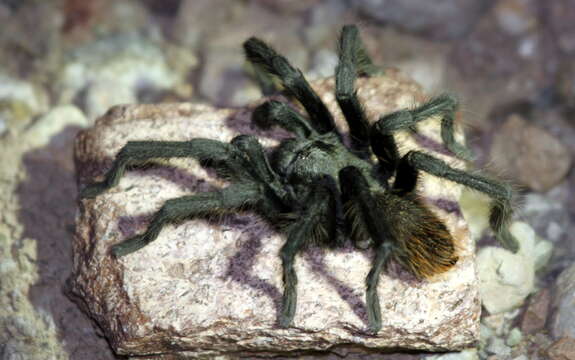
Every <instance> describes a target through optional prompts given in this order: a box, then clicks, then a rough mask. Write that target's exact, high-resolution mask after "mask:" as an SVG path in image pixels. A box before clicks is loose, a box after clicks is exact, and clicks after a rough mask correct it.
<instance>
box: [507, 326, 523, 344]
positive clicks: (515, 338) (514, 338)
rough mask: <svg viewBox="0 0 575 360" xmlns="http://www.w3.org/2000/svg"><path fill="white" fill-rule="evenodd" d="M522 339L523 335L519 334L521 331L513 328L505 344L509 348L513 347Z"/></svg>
mask: <svg viewBox="0 0 575 360" xmlns="http://www.w3.org/2000/svg"><path fill="white" fill-rule="evenodd" d="M522 338H523V334H522V333H521V330H519V329H518V328H513V329H511V331H510V332H509V335H508V336H507V339H506V340H505V343H506V344H507V345H509V346H515V345H518V344H519V343H520V342H521V339H522Z"/></svg>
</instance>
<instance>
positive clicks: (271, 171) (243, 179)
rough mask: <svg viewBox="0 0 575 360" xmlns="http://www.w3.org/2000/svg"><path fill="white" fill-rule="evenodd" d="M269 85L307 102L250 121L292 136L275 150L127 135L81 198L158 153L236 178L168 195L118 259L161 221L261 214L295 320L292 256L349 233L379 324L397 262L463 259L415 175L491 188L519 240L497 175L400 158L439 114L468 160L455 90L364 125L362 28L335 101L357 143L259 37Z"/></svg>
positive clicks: (498, 219) (507, 241)
mask: <svg viewBox="0 0 575 360" xmlns="http://www.w3.org/2000/svg"><path fill="white" fill-rule="evenodd" d="M244 49H245V53H246V57H247V60H248V61H249V62H250V63H251V64H252V65H253V69H254V73H255V75H256V78H257V79H258V80H259V82H260V84H261V85H262V89H264V90H265V91H266V92H269V91H271V90H273V89H275V88H276V85H277V88H278V90H281V91H283V92H284V94H285V95H287V96H289V97H291V98H293V99H294V100H296V101H297V102H299V103H300V104H301V106H302V107H303V109H304V110H305V112H306V113H307V116H304V115H302V114H301V113H300V112H299V111H297V110H296V109H295V108H293V107H292V106H290V105H288V104H286V103H283V102H280V101H277V100H268V101H266V102H264V103H263V104H262V105H260V106H259V107H257V108H256V109H255V110H254V112H253V115H252V120H253V121H254V122H255V124H256V125H258V126H260V127H262V128H268V127H271V126H279V127H282V128H284V129H286V130H288V131H289V132H291V133H292V134H293V138H290V139H287V140H284V141H283V142H282V143H281V144H280V145H278V146H277V148H275V149H273V150H272V151H271V153H270V154H269V155H268V154H266V152H265V151H264V149H263V148H262V146H261V145H260V143H259V142H258V139H257V138H256V137H254V136H249V135H240V136H237V137H236V138H234V139H233V140H232V141H231V142H230V143H223V142H220V141H216V140H211V139H202V138H197V139H191V140H189V141H182V142H176V141H130V142H128V143H127V144H126V145H125V146H124V147H123V148H122V149H121V150H120V152H119V153H118V155H117V156H116V159H115V161H114V163H113V165H112V167H111V169H110V170H109V171H108V172H107V173H106V175H105V177H104V179H103V181H101V182H96V183H93V184H91V185H88V186H87V187H86V188H84V189H83V190H82V192H81V194H80V196H81V197H82V198H91V197H95V196H97V195H98V194H100V193H102V192H104V191H106V190H107V189H109V188H111V187H113V186H115V185H116V184H117V183H118V181H119V179H120V177H121V176H122V174H123V173H124V172H125V170H126V168H127V167H129V166H135V165H141V164H145V163H146V162H149V161H151V160H153V159H158V158H174V157H192V158H196V159H198V160H199V161H200V162H202V164H204V165H205V166H209V167H212V168H214V169H215V170H216V172H217V173H218V174H219V175H220V176H223V177H225V178H226V179H228V180H229V181H230V183H231V185H229V186H228V187H226V188H223V189H220V190H217V191H213V192H207V193H198V194H192V195H189V196H183V197H180V198H176V199H171V200H168V201H166V202H165V204H164V205H163V206H162V207H161V209H160V210H159V211H158V212H157V213H156V214H155V215H154V217H153V219H152V221H151V223H150V224H149V226H148V227H147V229H146V231H145V232H143V233H142V234H140V235H137V236H135V237H132V238H130V239H127V240H125V241H124V242H122V243H120V244H116V245H114V246H113V247H112V254H113V255H114V256H123V255H126V254H129V253H132V252H134V251H136V250H138V249H140V248H142V247H143V246H145V245H147V244H149V243H150V242H152V241H153V240H155V239H156V238H157V236H158V234H159V233H160V231H161V229H162V227H163V226H165V225H166V224H170V223H175V222H178V221H181V220H183V219H190V218H194V217H206V216H208V217H209V216H210V215H213V214H220V213H222V212H236V211H253V212H255V213H258V214H260V215H261V216H263V217H264V218H266V219H268V220H269V222H270V223H272V224H273V225H276V227H277V228H278V229H279V230H280V231H281V232H282V233H284V234H285V236H286V241H285V244H284V245H283V247H282V248H281V250H280V254H279V256H280V258H281V260H282V266H283V281H284V293H283V298H282V301H283V302H282V305H283V307H282V310H281V314H280V318H279V324H280V325H281V326H284V327H286V326H290V325H291V323H292V320H293V318H294V314H295V311H296V287H297V276H296V273H295V271H294V257H295V256H296V254H298V252H300V251H301V250H302V249H303V248H304V247H305V246H307V245H309V244H317V245H319V246H324V247H338V246H342V245H343V244H344V241H345V239H347V238H350V239H351V240H352V241H353V242H354V243H355V244H356V245H357V246H358V247H364V246H365V245H370V246H372V247H373V248H374V249H375V256H374V259H373V264H372V268H371V270H370V272H369V273H368V275H367V278H366V285H367V290H366V304H367V309H368V319H369V324H370V329H371V330H372V331H375V332H377V331H378V330H379V329H380V328H381V310H380V306H379V300H378V294H377V285H378V281H379V278H380V273H381V271H382V270H383V268H384V267H385V264H386V263H387V262H388V260H389V259H390V258H394V259H395V260H396V261H398V262H399V263H400V264H402V265H403V266H404V267H405V268H406V269H407V270H409V271H410V272H411V273H412V274H414V275H415V276H416V277H418V278H425V277H429V276H431V275H434V274H438V273H441V272H444V271H446V270H448V269H450V268H451V267H452V266H453V265H454V264H455V263H456V262H457V259H458V255H457V252H456V247H455V244H454V240H453V238H452V236H451V234H450V233H449V231H448V229H447V228H446V226H445V225H444V224H443V222H442V221H441V220H440V219H439V218H438V217H437V216H436V215H435V214H433V213H432V211H431V210H430V209H428V208H427V207H426V205H425V204H424V201H423V200H422V198H421V197H420V196H419V195H418V194H417V192H416V185H417V180H418V173H419V172H420V171H424V172H427V173H429V174H432V175H434V176H438V177H441V178H445V179H448V180H450V181H453V182H456V183H459V184H461V185H463V186H466V187H470V188H473V189H475V190H478V191H480V192H483V193H485V194H487V195H489V196H490V197H491V198H492V199H493V202H492V206H491V213H490V225H491V227H492V229H493V231H494V233H495V236H496V237H497V238H498V240H500V241H501V243H502V244H503V245H504V246H505V247H507V248H509V249H512V250H514V251H516V250H517V247H518V244H517V242H516V240H515V239H514V238H513V237H512V236H511V234H510V232H509V230H508V222H509V220H510V218H511V215H512V213H511V206H510V201H511V194H512V193H511V190H510V187H509V186H508V185H505V184H503V183H500V182H498V181H495V180H492V179H490V178H488V177H485V176H482V175H477V174H471V173H468V172H465V171H463V170H459V169H455V168H452V167H450V166H449V165H448V164H447V163H445V162H444V161H442V160H440V159H437V158H435V157H433V156H431V155H429V154H427V153H424V152H420V151H410V152H408V153H406V154H404V155H400V152H399V150H398V146H397V143H396V140H395V138H394V136H393V133H394V132H395V131H398V130H403V129H413V128H414V126H415V125H416V124H417V123H418V122H420V121H422V120H426V119H429V118H430V117H433V116H439V117H440V118H441V137H442V140H443V143H444V145H445V147H446V148H447V149H448V150H449V151H451V152H452V153H453V154H454V156H457V157H459V158H461V159H464V160H471V153H470V151H469V150H468V149H467V148H466V147H465V146H464V145H463V144H460V143H458V142H456V140H455V138H454V117H455V112H456V110H457V102H456V101H455V99H454V98H453V97H451V96H449V95H441V96H438V97H435V98H433V99H431V100H429V101H427V102H426V103H424V104H422V105H421V106H419V107H416V108H413V109H405V110H400V111H397V112H394V113H391V114H382V116H381V117H380V118H379V119H378V120H377V121H376V122H374V123H370V122H369V121H368V120H367V117H366V115H365V112H364V110H363V108H362V104H361V103H360V101H359V98H358V96H357V93H356V89H355V80H356V79H357V78H358V77H372V76H377V73H378V72H379V71H380V70H379V68H378V67H376V66H374V65H373V63H372V61H371V60H370V58H369V56H368V55H367V53H366V51H365V48H364V46H363V44H362V42H361V39H360V37H359V32H358V30H357V28H356V27H355V26H353V25H348V26H345V27H344V28H343V30H342V32H341V35H340V39H339V64H338V65H337V68H336V74H335V80H336V91H335V95H336V100H337V102H338V104H339V106H340V108H341V110H342V113H343V115H344V117H345V120H346V121H347V123H348V125H349V138H350V139H351V140H350V145H349V146H347V145H345V141H343V136H342V135H341V134H340V133H339V131H338V129H337V128H336V126H335V122H334V119H333V116H332V114H331V113H330V112H329V111H328V109H327V107H326V106H325V105H324V103H323V102H322V101H321V99H320V98H319V96H318V95H317V94H316V93H315V92H314V91H313V90H312V88H311V86H310V85H309V83H308V82H307V81H306V79H305V78H304V76H303V75H302V73H301V71H299V70H298V69H296V68H294V67H293V66H292V65H290V63H289V62H288V61H287V59H286V58H285V57H283V56H282V55H280V54H278V53H277V52H276V51H275V50H273V49H272V48H271V47H270V46H268V45H267V44H266V43H264V42H263V41H261V40H259V39H257V38H251V39H249V40H247V41H246V42H245V43H244Z"/></svg>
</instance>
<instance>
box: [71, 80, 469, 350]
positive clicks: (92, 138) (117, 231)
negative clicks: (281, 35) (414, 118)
mask: <svg viewBox="0 0 575 360" xmlns="http://www.w3.org/2000/svg"><path fill="white" fill-rule="evenodd" d="M333 86H334V81H333V79H327V80H323V81H320V82H317V83H315V84H314V87H315V88H316V91H318V93H319V94H320V95H321V96H322V98H323V100H324V101H325V102H326V104H327V105H328V107H329V108H330V109H331V111H332V112H333V113H334V114H335V116H336V118H337V122H338V125H340V126H342V128H345V126H344V125H343V124H342V119H341V113H340V111H339V110H338V109H337V105H336V103H335V99H334V95H333ZM358 88H359V96H360V97H361V99H362V101H363V103H364V104H365V108H366V109H367V110H368V116H369V117H370V118H371V119H373V120H374V119H376V118H377V116H378V115H380V114H384V113H389V112H391V111H394V110H397V109H400V108H405V107H408V106H412V105H414V104H416V103H418V102H421V101H424V100H425V98H424V97H423V96H422V94H421V91H420V88H419V87H418V86H417V85H416V84H414V83H413V82H411V81H408V80H405V79H403V78H402V77H401V76H399V74H397V73H396V72H394V71H392V70H390V71H387V72H386V76H384V77H380V78H376V79H370V80H363V79H362V80H361V81H359V82H358ZM250 114H251V109H243V110H239V111H238V110H229V109H220V110H218V109H214V108H212V107H209V106H205V105H193V104H164V105H138V106H123V107H116V108H113V109H112V110H111V111H109V112H108V113H107V114H106V115H105V116H104V117H102V118H100V119H99V120H98V122H97V124H96V126H95V127H94V128H92V129H90V130H88V131H84V132H82V133H80V135H79V137H78V139H77V144H76V163H77V170H78V179H79V182H80V186H83V185H84V184H86V182H88V181H92V180H93V179H94V176H98V175H101V174H103V173H104V172H105V171H106V169H107V168H108V167H109V165H110V162H111V160H112V158H113V157H114V154H116V153H117V151H118V150H119V149H120V148H121V147H122V146H123V145H124V144H125V143H126V142H127V141H129V140H136V139H138V140H146V139H150V140H151V139H155V140H180V141H181V140H187V139H190V138H194V137H210V138H215V139H219V140H221V141H229V140H230V139H232V138H233V137H234V136H235V135H237V134H239V133H250V134H254V133H257V134H259V135H260V136H261V138H262V140H261V141H262V143H263V144H264V145H265V146H272V145H274V144H276V143H277V142H278V140H281V138H285V136H286V134H285V133H281V132H279V131H275V132H265V133H263V132H261V131H259V130H256V129H255V128H254V127H253V126H252V125H251V124H250V121H249V118H250ZM439 129H440V127H439V122H438V121H437V119H430V120H429V121H425V122H423V123H421V125H419V127H418V130H419V132H420V135H419V136H417V137H414V136H412V135H410V134H407V133H399V134H398V135H397V138H398V141H400V143H401V144H402V147H401V151H402V152H404V151H408V150H410V149H415V148H419V149H421V147H422V145H423V146H425V147H426V148H427V151H429V152H431V153H433V154H434V155H436V156H438V157H440V158H442V159H444V160H447V161H449V162H450V163H451V164H452V165H453V166H457V167H462V166H463V165H462V164H461V163H460V162H459V161H458V160H456V159H454V158H452V157H450V156H448V155H445V154H444V153H445V152H444V150H443V148H442V147H441V146H437V144H439V143H440V134H439ZM258 131H259V132H258ZM458 137H459V140H460V141H461V140H462V138H461V135H459V136H458ZM170 164H171V166H170V167H158V168H154V169H150V170H147V171H145V172H142V171H131V172H128V173H127V174H126V175H125V176H124V178H123V179H122V180H121V182H120V184H119V185H118V186H117V187H116V188H114V189H112V190H110V191H108V192H107V193H105V194H103V195H100V196H99V197H97V198H96V199H93V200H82V201H81V202H80V212H79V214H78V217H77V227H76V237H75V241H74V273H73V276H72V281H71V288H72V291H73V293H74V294H75V295H76V296H77V298H78V302H79V303H80V304H81V306H82V307H83V308H84V309H85V310H86V311H87V312H88V313H89V314H90V315H91V317H92V318H94V319H95V320H96V321H97V322H98V323H99V325H100V326H101V328H102V330H103V331H104V333H105V335H106V336H107V337H108V339H109V341H110V344H111V345H112V347H113V348H114V349H115V351H116V352H118V353H119V354H134V355H149V354H159V353H163V354H180V355H182V354H184V355H188V356H204V357H210V356H215V355H218V354H230V353H234V354H254V353H258V354H260V355H261V354H277V353H288V352H299V351H306V350H324V349H329V348H332V347H335V348H341V347H346V346H347V347H354V348H358V347H359V348H372V349H386V348H387V349H389V348H409V349H421V350H457V349H462V348H465V347H468V346H470V345H472V344H474V343H476V342H477V340H478V336H479V313H480V304H479V296H478V289H477V279H476V274H475V273H476V272H475V266H474V247H473V244H472V242H471V239H470V236H469V232H468V229H467V225H466V222H465V220H464V219H463V217H462V216H461V212H460V211H459V210H458V207H457V205H456V201H457V200H458V198H459V196H460V191H461V188H460V187H458V186H454V185H452V184H451V183H449V182H448V181H446V180H440V179H437V178H434V177H432V176H428V175H426V174H422V175H421V178H420V183H419V184H420V191H422V193H423V194H424V195H425V197H426V198H427V199H429V203H430V207H431V208H432V209H433V210H434V211H435V212H436V213H437V214H438V216H440V218H441V219H443V220H444V221H445V223H446V225H447V226H448V228H449V229H450V231H451V233H452V234H453V235H454V237H455V239H456V240H457V242H458V248H459V251H460V257H459V261H458V263H457V265H456V266H455V267H454V269H453V270H451V271H449V272H447V273H445V274H442V275H440V276H436V277H435V278H434V279H431V280H428V281H418V280H416V279H415V278H413V277H412V276H411V275H409V274H408V273H407V272H406V271H405V270H403V269H402V268H401V267H399V266H397V265H396V264H391V266H389V268H388V271H386V273H385V274H384V275H382V279H381V281H380V285H379V289H378V291H379V296H380V300H381V308H382V311H383V327H382V330H381V331H380V332H379V333H378V334H377V336H373V335H370V334H369V332H368V330H367V329H368V326H367V325H368V324H367V315H366V308H365V285H364V283H365V277H366V275H367V273H368V271H369V268H370V262H371V258H372V256H373V254H372V252H371V251H360V250H356V249H353V248H351V247H347V248H344V249H340V250H324V249H315V248H311V249H309V250H307V251H305V252H304V253H302V254H300V255H299V256H298V257H297V258H296V265H295V266H296V272H297V274H298V277H299V283H298V308H297V313H296V316H295V320H294V324H293V327H291V328H288V329H280V328H278V326H277V322H276V319H277V317H278V313H279V311H280V307H281V293H282V291H283V286H282V279H281V262H280V259H279V256H278V251H279V249H280V247H281V246H282V244H283V242H284V240H283V238H282V237H281V236H280V235H278V234H277V233H274V232H273V231H272V230H270V228H269V227H268V226H267V225H266V224H265V223H263V222H262V221H259V220H258V219H257V218H256V217H255V216H253V215H236V216H230V217H228V218H225V219H222V220H221V221H212V222H207V221H203V220H193V221H187V222H184V223H182V224H179V225H177V226H168V227H166V228H164V230H163V231H162V233H161V234H160V236H159V238H158V239H157V240H156V241H155V242H154V243H152V244H150V245H149V246H147V247H145V248H143V249H142V250H140V251H138V252H137V253H134V254H130V255H128V256H125V257H122V258H120V259H114V258H113V257H111V256H110V255H109V249H110V246H111V245H112V244H116V243H118V242H120V241H122V240H124V239H126V238H127V237H130V236H132V235H133V234H135V233H138V232H141V231H143V230H144V229H145V226H146V224H147V223H148V221H149V219H150V216H151V214H153V213H154V212H155V211H157V209H158V208H159V207H160V206H161V205H162V203H163V202H164V201H166V200H167V199H171V198H175V197H179V196H183V195H188V194H190V193H192V192H194V191H208V190H210V189H212V188H214V187H219V186H222V185H223V184H222V182H221V181H220V180H218V179H216V178H215V177H214V176H213V174H212V173H210V172H209V171H206V170H204V169H202V168H201V167H199V166H198V164H197V163H196V162H195V161H194V160H191V159H187V160H181V161H177V162H176V161H170ZM453 205H455V206H453Z"/></svg>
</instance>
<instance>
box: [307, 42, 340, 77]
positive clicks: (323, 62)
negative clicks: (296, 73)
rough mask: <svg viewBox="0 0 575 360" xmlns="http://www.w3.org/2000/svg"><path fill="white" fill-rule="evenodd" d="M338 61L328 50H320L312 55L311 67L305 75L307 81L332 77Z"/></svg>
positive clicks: (334, 54) (333, 53) (335, 55)
mask: <svg viewBox="0 0 575 360" xmlns="http://www.w3.org/2000/svg"><path fill="white" fill-rule="evenodd" d="M338 62H339V59H338V57H337V54H336V53H335V52H334V51H332V50H328V49H320V50H318V51H316V52H315V54H313V56H312V59H311V66H310V69H309V71H307V73H306V78H307V79H308V80H310V81H311V80H316V79H321V78H326V77H330V76H333V75H334V73H335V68H336V66H337V63H338Z"/></svg>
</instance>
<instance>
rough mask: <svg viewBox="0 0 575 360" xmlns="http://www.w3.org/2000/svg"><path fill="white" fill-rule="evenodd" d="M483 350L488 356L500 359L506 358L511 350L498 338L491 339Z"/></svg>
mask: <svg viewBox="0 0 575 360" xmlns="http://www.w3.org/2000/svg"><path fill="white" fill-rule="evenodd" d="M485 350H487V352H488V353H489V354H494V355H497V356H501V357H502V358H507V357H509V356H510V355H511V348H510V347H509V346H507V345H506V344H505V341H504V340H503V339H501V338H498V337H494V338H491V341H490V342H489V344H488V345H487V347H486V348H485Z"/></svg>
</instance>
